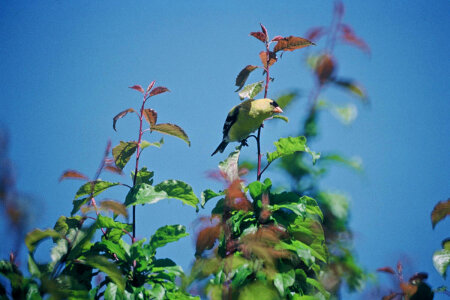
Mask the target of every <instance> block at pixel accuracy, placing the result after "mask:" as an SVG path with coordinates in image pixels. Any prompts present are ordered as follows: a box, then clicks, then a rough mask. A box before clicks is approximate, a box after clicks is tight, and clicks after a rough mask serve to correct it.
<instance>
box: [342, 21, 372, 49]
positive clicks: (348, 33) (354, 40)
mask: <svg viewBox="0 0 450 300" xmlns="http://www.w3.org/2000/svg"><path fill="white" fill-rule="evenodd" d="M340 30H341V33H342V35H341V37H340V38H341V40H342V41H343V42H346V43H348V44H351V45H354V46H356V47H358V48H359V49H361V50H362V51H364V52H367V53H370V48H369V46H368V45H367V44H366V42H364V40H362V39H361V38H359V37H357V36H356V35H355V32H354V31H353V29H352V28H351V27H350V26H349V25H345V24H342V25H341V26H340Z"/></svg>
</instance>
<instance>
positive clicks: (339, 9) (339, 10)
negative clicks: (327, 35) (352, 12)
mask: <svg viewBox="0 0 450 300" xmlns="http://www.w3.org/2000/svg"><path fill="white" fill-rule="evenodd" d="M344 11H345V10H344V3H342V2H341V1H336V2H335V4H334V13H335V14H336V15H337V16H338V18H342V16H343V15H344Z"/></svg>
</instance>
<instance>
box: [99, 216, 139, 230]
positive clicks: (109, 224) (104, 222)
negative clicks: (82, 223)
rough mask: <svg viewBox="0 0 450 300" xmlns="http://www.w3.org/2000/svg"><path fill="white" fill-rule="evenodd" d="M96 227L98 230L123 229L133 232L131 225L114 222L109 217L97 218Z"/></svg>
mask: <svg viewBox="0 0 450 300" xmlns="http://www.w3.org/2000/svg"><path fill="white" fill-rule="evenodd" d="M97 226H98V228H117V229H125V230H126V231H128V232H130V231H131V230H133V228H132V225H131V224H127V223H121V222H116V221H114V220H113V219H112V218H110V217H106V216H103V215H100V214H99V215H98V216H97Z"/></svg>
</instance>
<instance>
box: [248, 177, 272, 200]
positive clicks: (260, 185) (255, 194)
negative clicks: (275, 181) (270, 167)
mask: <svg viewBox="0 0 450 300" xmlns="http://www.w3.org/2000/svg"><path fill="white" fill-rule="evenodd" d="M271 187H272V181H271V180H270V178H266V179H265V180H264V182H260V181H253V182H252V183H250V184H249V185H248V190H249V192H250V196H251V197H252V199H253V200H257V199H259V198H260V197H261V195H262V194H263V193H265V192H267V191H269V190H270V188H271Z"/></svg>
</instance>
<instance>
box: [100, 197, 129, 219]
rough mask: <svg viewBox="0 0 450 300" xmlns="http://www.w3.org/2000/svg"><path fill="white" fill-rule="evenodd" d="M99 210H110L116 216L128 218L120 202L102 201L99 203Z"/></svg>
mask: <svg viewBox="0 0 450 300" xmlns="http://www.w3.org/2000/svg"><path fill="white" fill-rule="evenodd" d="M100 208H101V209H103V210H110V211H112V212H113V213H114V214H116V215H122V216H124V217H125V218H128V211H127V209H126V207H125V205H123V204H122V203H120V202H117V201H114V200H103V201H102V202H100Z"/></svg>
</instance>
